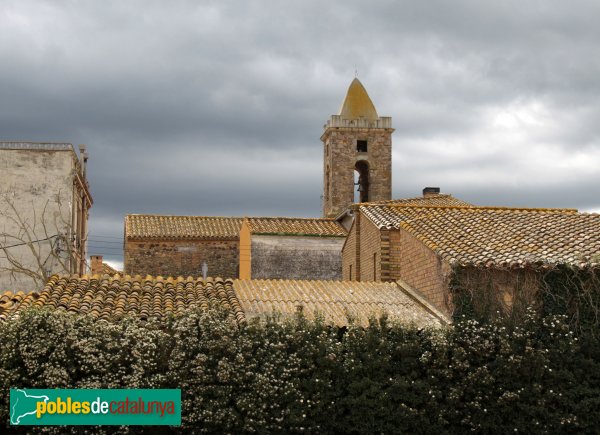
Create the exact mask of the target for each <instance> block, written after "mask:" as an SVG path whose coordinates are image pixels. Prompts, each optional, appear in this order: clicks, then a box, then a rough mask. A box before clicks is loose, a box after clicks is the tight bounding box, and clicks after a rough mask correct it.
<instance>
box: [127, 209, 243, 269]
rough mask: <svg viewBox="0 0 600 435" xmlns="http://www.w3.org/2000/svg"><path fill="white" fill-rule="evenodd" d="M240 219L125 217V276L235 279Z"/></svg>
mask: <svg viewBox="0 0 600 435" xmlns="http://www.w3.org/2000/svg"><path fill="white" fill-rule="evenodd" d="M242 220H243V219H242V218H235V217H212V216H160V215H140V214H132V215H127V216H126V217H125V246H124V251H125V252H124V260H125V261H124V268H125V273H126V274H129V275H153V276H195V277H197V276H202V275H203V267H204V268H205V269H206V270H207V272H206V273H208V275H210V276H215V277H216V276H218V277H221V278H237V277H238V275H239V272H238V266H239V234H240V227H241V226H242Z"/></svg>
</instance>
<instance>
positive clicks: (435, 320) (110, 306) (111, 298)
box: [0, 275, 445, 327]
mask: <svg viewBox="0 0 600 435" xmlns="http://www.w3.org/2000/svg"><path fill="white" fill-rule="evenodd" d="M212 304H219V305H221V306H222V307H224V308H225V309H226V310H227V311H228V312H230V313H231V317H232V319H235V321H236V322H237V323H238V324H242V323H244V322H245V321H246V318H248V317H254V316H259V317H260V316H264V315H266V314H269V313H281V314H283V315H291V314H294V313H296V312H297V311H298V310H299V309H301V310H302V311H303V312H304V314H305V315H306V316H307V317H309V318H312V317H314V315H315V314H316V313H321V314H322V315H323V316H324V318H325V321H326V322H327V323H331V324H335V325H338V326H343V325H347V324H348V316H350V317H351V318H353V319H355V322H356V323H357V324H359V325H366V324H367V323H368V319H369V317H371V316H375V317H377V316H380V315H381V314H383V313H387V314H388V315H389V316H390V318H393V319H396V320H400V321H402V322H405V323H415V324H416V325H417V326H420V327H423V326H439V325H441V324H442V323H445V321H440V318H439V316H437V317H436V315H434V314H432V312H431V310H428V309H427V308H426V307H425V306H424V305H423V304H422V303H419V302H418V301H417V300H416V299H415V298H414V297H410V295H409V294H408V293H407V292H405V291H404V290H403V289H402V288H401V287H400V286H399V285H397V284H396V283H376V282H356V281H300V280H287V281H281V280H277V281H276V280H235V281H232V280H222V279H220V278H217V279H212V278H208V279H207V280H206V281H204V280H202V279H195V278H191V277H189V278H182V277H179V278H167V279H164V278H162V277H150V276H148V277H145V278H142V277H140V276H136V277H133V278H132V277H129V276H125V277H120V276H119V275H115V276H108V275H104V276H97V275H95V276H92V277H88V276H84V277H75V276H73V277H58V276H53V277H52V278H51V279H50V280H49V281H48V283H47V284H46V286H45V287H44V289H43V290H42V291H41V292H34V293H28V294H25V293H23V292H18V293H12V292H4V293H3V294H1V295H0V320H2V319H5V318H6V317H7V316H9V315H12V314H16V313H18V312H19V311H20V310H22V309H24V308H27V307H31V306H34V307H48V308H54V309H60V310H65V311H70V312H74V313H81V314H88V315H91V316H93V317H95V318H97V319H103V320H107V321H111V320H118V319H120V318H122V317H124V316H134V317H138V318H140V319H143V320H147V319H150V318H158V319H160V318H165V317H168V316H170V315H180V314H182V313H184V312H185V311H186V310H188V309H190V308H193V307H197V308H200V309H207V308H208V307H209V306H211V305H212Z"/></svg>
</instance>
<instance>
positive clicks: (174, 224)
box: [125, 214, 243, 240]
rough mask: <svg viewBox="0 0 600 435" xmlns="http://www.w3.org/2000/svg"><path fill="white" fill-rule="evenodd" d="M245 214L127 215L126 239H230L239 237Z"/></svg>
mask: <svg viewBox="0 0 600 435" xmlns="http://www.w3.org/2000/svg"><path fill="white" fill-rule="evenodd" d="M242 222H243V218H236V217H215V216H160V215H144V214H130V215H127V216H125V239H126V240H136V239H148V238H150V239H220V240H223V239H231V240H236V239H238V238H239V234H240V228H241V226H242Z"/></svg>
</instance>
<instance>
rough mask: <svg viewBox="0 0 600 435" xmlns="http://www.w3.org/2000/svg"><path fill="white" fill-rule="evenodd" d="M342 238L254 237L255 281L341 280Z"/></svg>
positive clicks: (253, 264)
mask: <svg viewBox="0 0 600 435" xmlns="http://www.w3.org/2000/svg"><path fill="white" fill-rule="evenodd" d="M343 244H344V238H343V237H300V236H262V235H253V236H252V247H251V252H252V254H251V258H252V278H253V279H311V280H315V279H323V280H327V279H334V280H339V279H341V278H342V245H343Z"/></svg>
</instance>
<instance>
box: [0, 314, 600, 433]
mask: <svg viewBox="0 0 600 435" xmlns="http://www.w3.org/2000/svg"><path fill="white" fill-rule="evenodd" d="M566 320H567V319H566V318H564V317H561V316H547V317H544V318H539V317H537V316H536V315H535V314H534V313H533V311H531V312H529V313H528V315H527V316H526V317H525V319H524V320H523V322H521V323H519V324H518V325H515V324H508V323H507V324H504V323H502V321H500V320H495V321H493V322H491V323H488V324H480V323H478V322H477V321H475V320H467V319H462V320H459V321H458V322H456V323H455V325H454V326H453V327H452V328H447V329H443V330H426V329H425V330H419V329H416V328H412V327H406V326H402V325H398V324H392V323H390V322H388V320H387V319H385V318H382V319H378V320H377V321H375V320H373V321H372V322H371V325H370V326H369V327H367V328H359V327H354V326H350V327H348V328H347V329H344V330H339V329H336V328H331V327H328V326H327V325H324V324H323V323H322V322H321V321H319V320H317V321H308V320H306V319H305V318H303V317H301V316H299V317H297V318H294V319H287V320H285V319H280V318H276V317H274V318H270V319H267V320H264V321H261V322H258V321H253V322H250V323H249V324H247V325H245V326H243V327H241V328H240V327H238V326H237V325H235V324H233V323H231V321H230V319H229V318H228V317H227V315H226V313H223V312H222V311H220V310H218V309H216V308H215V309H211V310H208V311H204V312H201V311H191V312H189V313H188V314H186V315H185V316H182V317H180V318H177V319H168V320H166V321H164V322H162V323H140V322H138V321H135V320H132V319H124V320H122V321H120V322H118V323H108V322H103V321H94V320H92V319H90V318H88V317H85V316H82V315H75V314H70V313H65V312H62V311H48V310H35V309H30V310H27V311H24V312H22V313H21V314H20V315H19V317H17V318H12V319H9V320H8V321H5V322H2V323H0V337H1V339H2V345H1V347H0V385H2V387H3V388H2V392H1V396H0V402H1V403H0V413H1V418H2V421H3V422H4V425H5V426H6V428H9V426H8V421H9V418H8V412H9V397H8V394H9V389H10V388H11V387H21V388H23V387H28V388H181V389H182V399H183V402H182V409H183V412H182V420H183V425H182V427H180V428H164V429H162V430H164V431H165V432H184V433H188V432H208V433H300V432H306V433H320V434H321V433H325V434H327V433H436V434H444V433H466V432H478V433H509V432H510V433H519V432H520V433H523V432H526V433H549V432H551V433H573V432H577V433H597V430H598V429H597V421H598V417H597V410H598V409H600V358H599V354H600V351H599V349H600V346H599V343H598V341H597V340H596V339H595V338H591V337H578V336H576V334H575V333H574V332H573V331H571V330H570V329H569V326H568V322H567V321H566ZM12 429H13V430H15V429H14V428H12ZM22 430H23V429H22ZM31 430H32V428H28V429H27V430H23V432H30V431H31ZM37 430H38V431H42V430H45V431H49V432H55V433H63V432H65V431H70V432H78V431H86V430H87V431H88V432H89V431H90V430H92V431H93V432H105V433H113V432H121V433H144V432H148V433H156V430H157V428H144V427H121V428H119V427H97V428H86V427H79V428H77V427H71V428H60V427H59V428H51V427H48V428H39V429H37Z"/></svg>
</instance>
